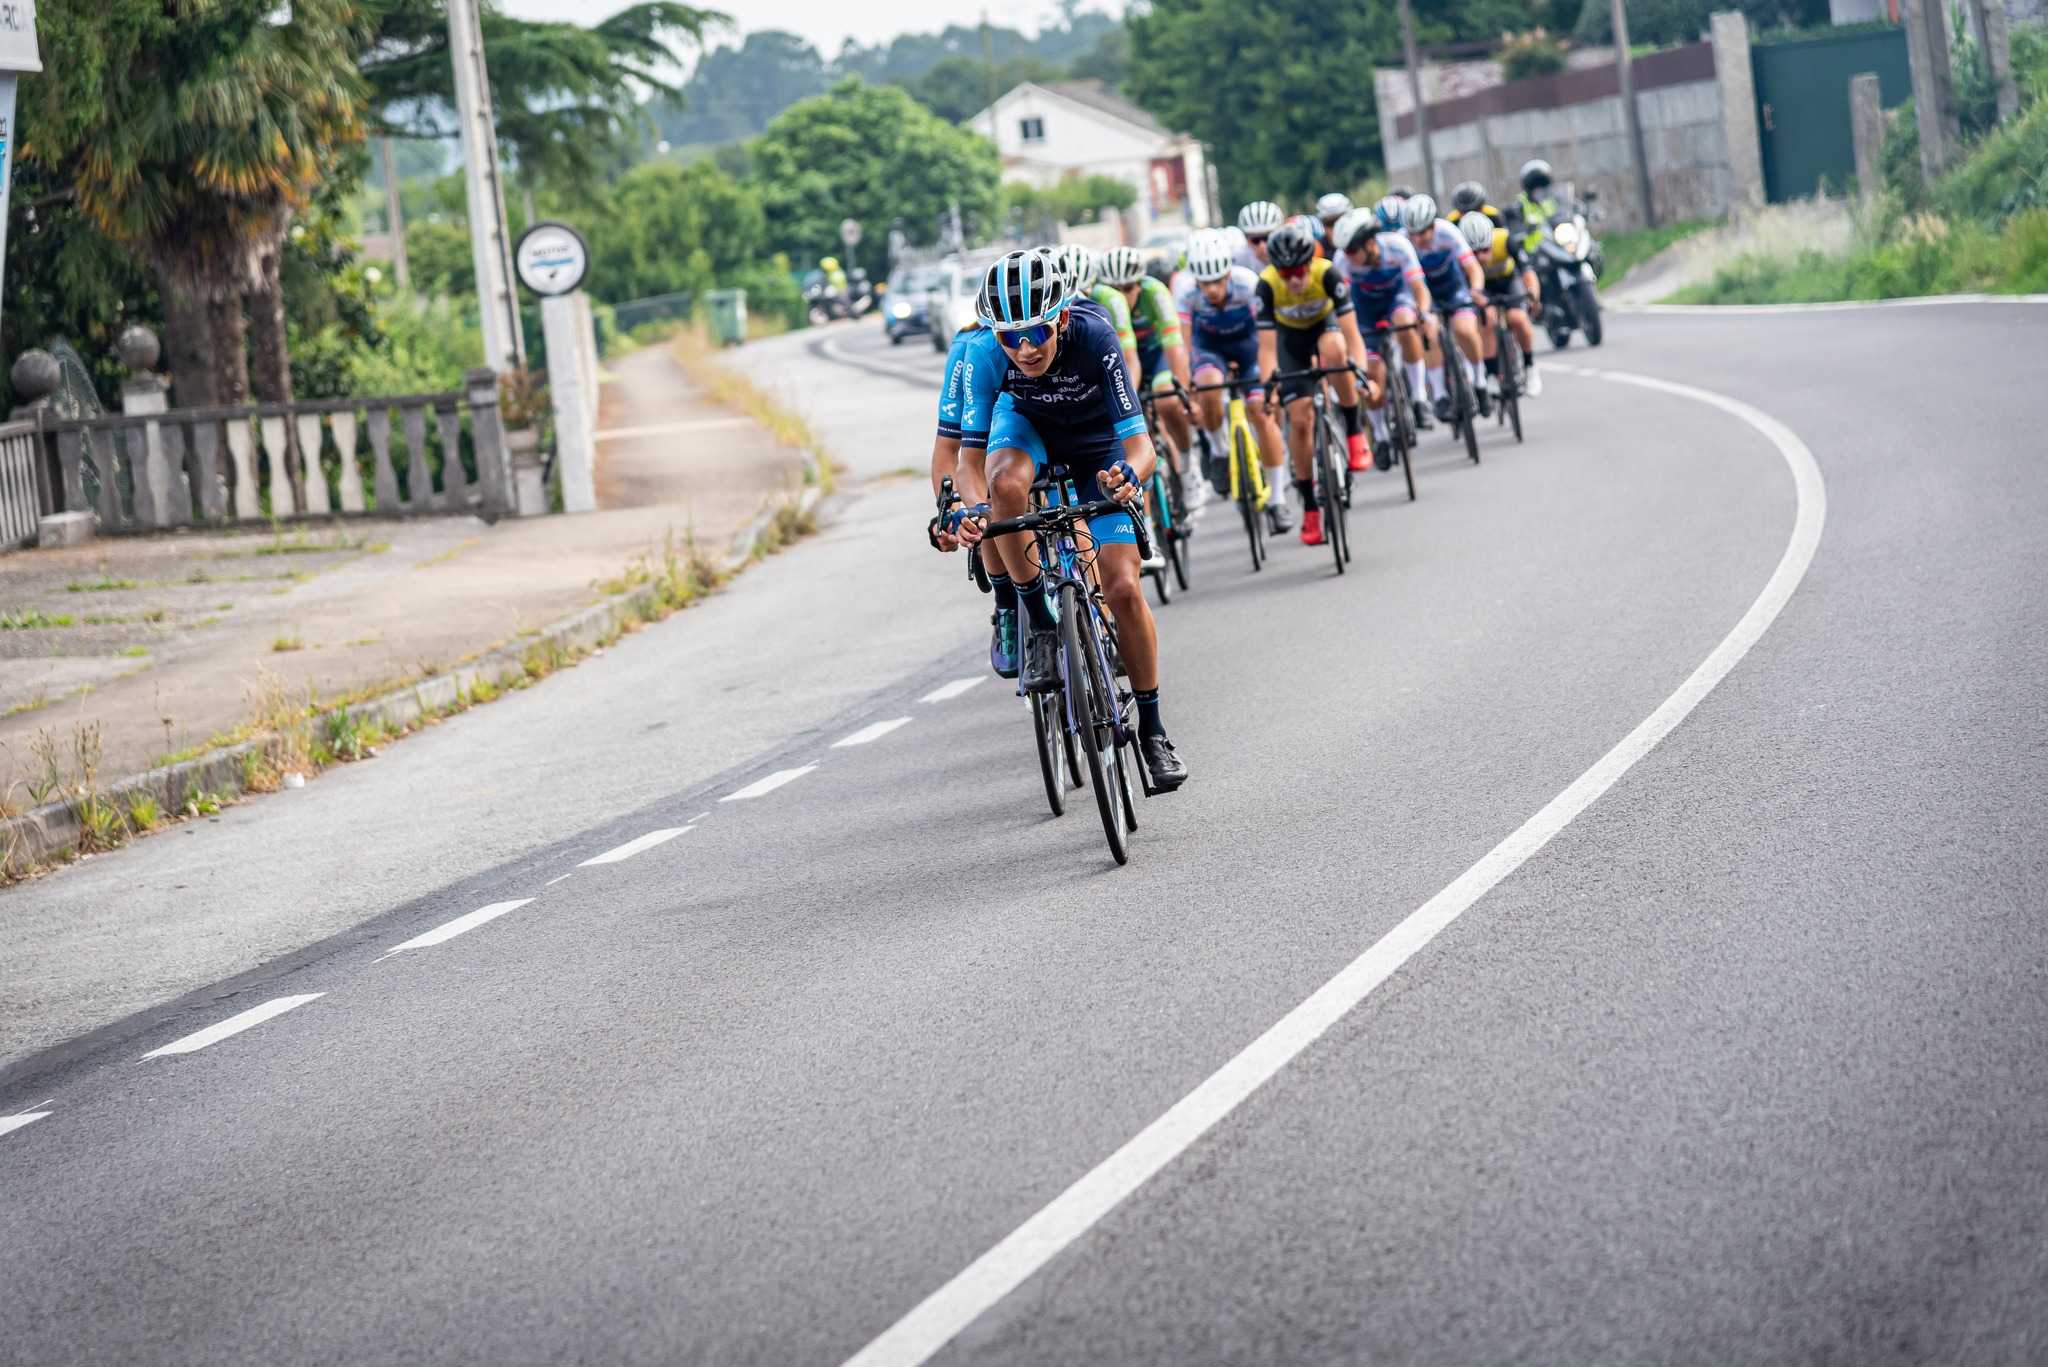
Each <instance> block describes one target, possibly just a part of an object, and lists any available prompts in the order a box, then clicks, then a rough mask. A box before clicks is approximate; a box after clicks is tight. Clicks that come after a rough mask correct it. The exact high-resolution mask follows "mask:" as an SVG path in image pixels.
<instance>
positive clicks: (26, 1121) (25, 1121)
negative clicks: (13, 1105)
mask: <svg viewBox="0 0 2048 1367" xmlns="http://www.w3.org/2000/svg"><path fill="white" fill-rule="evenodd" d="M48 1114H49V1112H48V1111H23V1112H22V1113H21V1114H20V1115H0V1135H10V1134H13V1133H14V1132H15V1131H16V1130H18V1129H20V1128H22V1127H23V1126H24V1125H33V1124H35V1123H36V1122H37V1121H38V1120H41V1119H42V1118H43V1117H44V1116H46V1115H48Z"/></svg>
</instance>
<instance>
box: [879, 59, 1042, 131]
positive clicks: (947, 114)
mask: <svg viewBox="0 0 2048 1367" xmlns="http://www.w3.org/2000/svg"><path fill="white" fill-rule="evenodd" d="M1062 76H1063V73H1062V72H1061V71H1060V70H1059V69H1058V68H1057V67H1054V66H1052V65H1051V64H1050V63H1048V62H1046V61H1044V60H1043V59H1042V58H1039V57H1036V56H1033V55H1032V54H1030V53H1025V54H1023V55H1021V56H1018V57H1012V58H1011V59H1010V60H1009V61H1007V62H1003V63H1000V64H999V65H998V66H997V67H996V69H995V75H994V76H993V77H991V76H990V75H989V69H988V67H987V66H986V65H985V64H984V63H983V62H982V60H981V59H980V58H979V57H957V56H956V57H945V58H942V59H940V60H939V61H938V62H937V63H935V64H934V65H933V66H932V67H931V68H930V69H929V70H927V71H926V72H925V73H924V74H923V75H922V76H919V77H917V78H916V79H914V80H908V81H898V82H896V84H898V85H901V86H902V87H903V88H904V89H905V90H908V91H909V92H910V94H911V96H912V98H914V99H915V100H916V101H917V102H918V103H919V104H921V105H923V106H924V107H925V108H926V109H929V110H931V111H932V113H934V114H937V115H938V116H939V117H940V118H942V119H944V120H945V121H946V122H947V123H965V122H967V120H969V119H971V118H973V117H974V116H975V115H976V114H979V113H980V112H981V111H982V110H984V109H986V108H988V103H989V99H988V92H989V91H990V90H991V89H993V90H994V91H995V92H996V94H998V95H1001V94H1002V93H1003V92H1004V91H1007V90H1010V89H1012V88H1014V87H1016V86H1018V85H1021V84H1023V83H1024V82H1025V81H1037V82H1040V83H1044V82H1046V81H1057V80H1060V79H1062Z"/></svg>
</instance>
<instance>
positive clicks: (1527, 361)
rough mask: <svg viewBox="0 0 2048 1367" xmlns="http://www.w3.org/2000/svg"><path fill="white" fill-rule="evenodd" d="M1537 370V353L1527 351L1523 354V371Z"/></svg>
mask: <svg viewBox="0 0 2048 1367" xmlns="http://www.w3.org/2000/svg"><path fill="white" fill-rule="evenodd" d="M1535 368H1536V353H1535V352H1533V351H1525V352H1523V353H1522V369H1524V370H1534V369H1535Z"/></svg>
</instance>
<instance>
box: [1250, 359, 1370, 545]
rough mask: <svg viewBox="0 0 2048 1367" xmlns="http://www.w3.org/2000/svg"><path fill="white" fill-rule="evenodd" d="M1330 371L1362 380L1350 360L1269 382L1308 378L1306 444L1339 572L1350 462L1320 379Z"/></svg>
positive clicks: (1346, 534) (1347, 535) (1347, 532)
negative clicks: (1309, 434) (1311, 415)
mask: <svg viewBox="0 0 2048 1367" xmlns="http://www.w3.org/2000/svg"><path fill="white" fill-rule="evenodd" d="M1329 375H1353V376H1356V377H1357V380H1358V383H1359V384H1361V385H1362V384H1364V383H1365V377H1364V376H1363V375H1361V374H1359V371H1358V367H1356V366H1354V365H1349V364H1346V365H1339V366H1326V365H1319V366H1310V367H1309V368H1308V369H1306V370H1295V371H1289V372H1287V373H1285V374H1280V375H1275V376H1273V377H1272V382H1273V383H1275V384H1278V383H1281V382H1283V381H1286V380H1293V379H1307V380H1309V381H1310V386H1309V388H1310V396H1309V403H1310V406H1311V408H1312V411H1313V413H1314V419H1313V422H1314V426H1313V429H1312V430H1313V436H1312V437H1311V439H1310V443H1309V446H1310V450H1311V452H1312V453H1313V456H1312V461H1311V464H1312V467H1313V469H1314V470H1315V477H1316V504H1317V506H1319V507H1320V508H1321V509H1322V513H1323V541H1324V543H1325V544H1326V545H1328V546H1329V547H1330V553H1331V555H1333V556H1334V557H1335V558H1336V561H1337V573H1339V574H1342V573H1344V567H1345V565H1347V564H1348V563H1350V560H1351V526H1350V523H1349V522H1348V521H1347V517H1348V510H1349V508H1350V507H1351V462H1350V459H1349V453H1348V452H1347V451H1346V450H1345V446H1344V439H1343V438H1342V437H1340V436H1338V435H1337V430H1338V424H1337V421H1336V419H1335V417H1334V415H1333V414H1332V412H1331V402H1330V387H1329V386H1328V385H1326V384H1324V383H1323V379H1324V377H1325V376H1329Z"/></svg>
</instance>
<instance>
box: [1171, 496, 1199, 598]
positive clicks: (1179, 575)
mask: <svg viewBox="0 0 2048 1367" xmlns="http://www.w3.org/2000/svg"><path fill="white" fill-rule="evenodd" d="M1183 473H1185V472H1183ZM1195 477H1196V478H1197V479H1200V478H1201V477H1202V476H1201V474H1200V472H1199V471H1198V472H1197V473H1196V476H1195ZM1182 483H1183V480H1182V478H1181V477H1179V476H1175V475H1172V474H1169V475H1168V476H1167V477H1166V507H1167V512H1168V521H1170V522H1172V523H1173V535H1172V536H1170V537H1168V538H1167V540H1166V546H1165V551H1166V565H1167V568H1168V569H1170V570H1172V571H1173V586H1174V587H1175V588H1177V589H1179V590H1180V591H1181V592H1182V593H1186V592H1187V591H1188V501H1187V499H1186V497H1185V496H1184V495H1183V494H1182V493H1181V485H1182Z"/></svg>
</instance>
